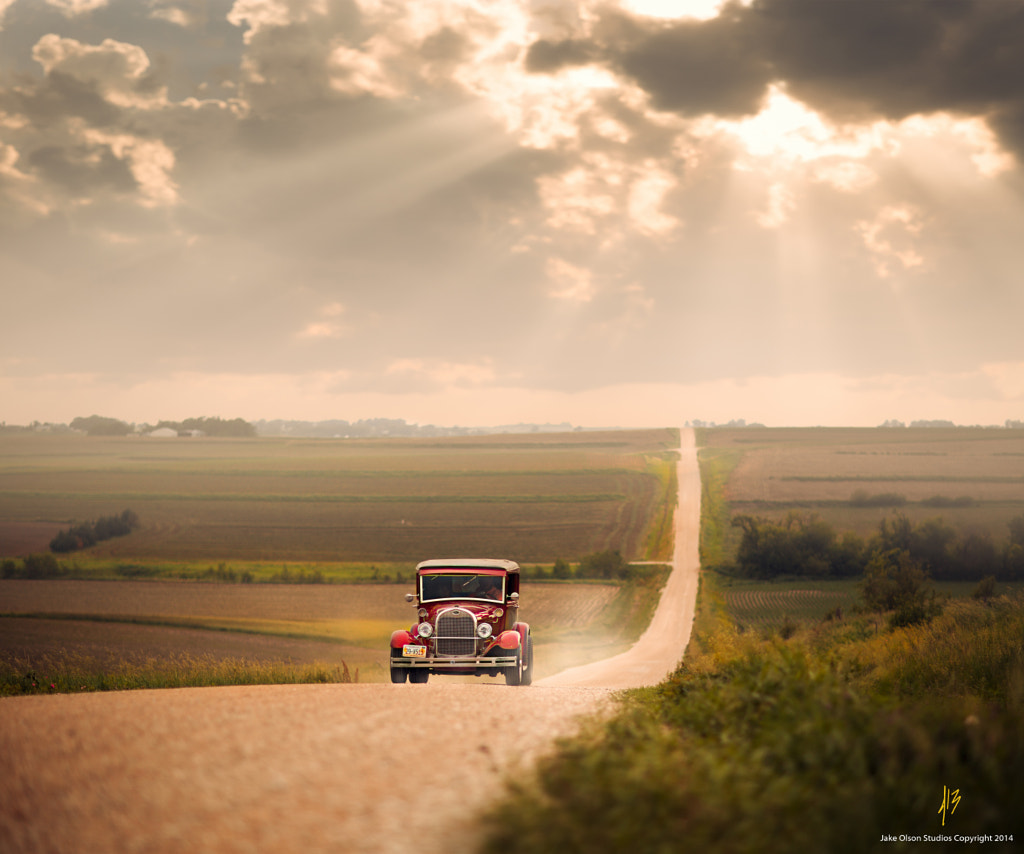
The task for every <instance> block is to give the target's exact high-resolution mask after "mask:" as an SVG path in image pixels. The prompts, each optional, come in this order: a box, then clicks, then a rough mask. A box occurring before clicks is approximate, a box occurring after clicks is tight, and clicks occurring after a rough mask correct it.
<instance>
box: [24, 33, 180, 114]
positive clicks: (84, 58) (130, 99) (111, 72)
mask: <svg viewBox="0 0 1024 854" xmlns="http://www.w3.org/2000/svg"><path fill="white" fill-rule="evenodd" d="M32 58H33V59H35V60H36V62H38V63H39V64H40V65H42V66H43V70H44V71H45V72H46V73H47V74H50V73H51V72H53V71H60V72H61V73H62V74H67V75H69V76H71V77H74V78H76V79H78V80H81V81H82V82H83V83H91V84H94V85H96V86H97V88H98V89H99V91H100V93H101V94H102V95H103V96H104V97H105V98H106V99H107V100H108V101H110V103H112V104H116V105H117V106H119V107H139V108H144V109H151V108H154V107H161V106H164V105H166V103H167V89H166V87H160V88H157V89H155V90H152V91H149V90H143V89H141V88H140V87H139V83H140V82H141V80H142V78H143V76H144V75H145V73H146V71H147V70H148V69H149V57H148V56H146V52H145V51H144V50H143V49H142V48H141V47H138V46H137V45H133V44H126V43H124V42H119V41H115V40H114V39H109V38H108V39H104V40H103V41H102V42H101V43H100V44H99V45H89V44H83V43H82V42H79V41H76V40H75V39H71V38H61V37H60V36H58V35H56V34H54V33H48V34H47V35H45V36H43V37H42V38H40V39H39V41H38V42H36V44H35V46H34V47H33V48H32Z"/></svg>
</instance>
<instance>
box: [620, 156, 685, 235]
mask: <svg viewBox="0 0 1024 854" xmlns="http://www.w3.org/2000/svg"><path fill="white" fill-rule="evenodd" d="M677 184H678V182H677V181H676V179H675V177H674V176H673V175H671V174H670V173H669V172H667V171H666V170H664V169H662V168H661V167H660V166H659V165H658V164H657V163H656V162H655V161H653V160H647V161H644V162H643V163H642V164H640V166H639V168H638V169H637V170H636V173H635V177H634V178H633V179H632V181H631V182H630V187H629V202H628V211H629V217H630V220H631V222H632V224H633V227H634V228H636V229H637V231H639V232H641V233H642V234H651V235H657V236H659V237H664V236H666V235H668V234H670V233H671V232H673V231H675V230H676V229H677V228H678V227H679V225H680V222H679V220H678V219H676V218H675V217H674V216H669V215H668V214H666V213H664V212H663V211H662V205H663V203H664V202H665V197H666V196H667V195H668V194H669V193H670V192H671V191H672V190H674V189H675V188H676V186H677Z"/></svg>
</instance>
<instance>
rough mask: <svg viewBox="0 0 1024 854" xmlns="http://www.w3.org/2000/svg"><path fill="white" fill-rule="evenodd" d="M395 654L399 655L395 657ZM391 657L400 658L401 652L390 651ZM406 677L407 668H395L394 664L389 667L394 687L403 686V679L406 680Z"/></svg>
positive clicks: (396, 650) (407, 673)
mask: <svg viewBox="0 0 1024 854" xmlns="http://www.w3.org/2000/svg"><path fill="white" fill-rule="evenodd" d="M396 652H397V653H399V654H398V655H395V653H396ZM391 657H392V658H401V657H402V656H401V650H398V649H393V650H391ZM408 675H409V668H408V667H395V665H394V664H392V665H391V681H392V682H394V683H395V684H396V685H404V684H405V679H406V677H407V676H408Z"/></svg>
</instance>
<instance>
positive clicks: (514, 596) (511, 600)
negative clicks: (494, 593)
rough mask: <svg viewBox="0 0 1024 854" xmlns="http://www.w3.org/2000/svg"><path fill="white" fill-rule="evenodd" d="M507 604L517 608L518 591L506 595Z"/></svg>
mask: <svg viewBox="0 0 1024 854" xmlns="http://www.w3.org/2000/svg"><path fill="white" fill-rule="evenodd" d="M508 604H509V605H511V606H512V607H513V608H518V607H519V594H518V593H510V594H509V597H508Z"/></svg>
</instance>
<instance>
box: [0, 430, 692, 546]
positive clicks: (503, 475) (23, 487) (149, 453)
mask: <svg viewBox="0 0 1024 854" xmlns="http://www.w3.org/2000/svg"><path fill="white" fill-rule="evenodd" d="M677 444H678V433H677V431H675V430H647V431H614V432H607V433H567V434H537V435H529V436H515V437H509V436H484V437H473V438H471V439H446V440H269V439H267V440H252V439H199V440H194V439H190V440H167V441H160V440H145V439H139V438H117V439H99V438H86V437H80V436H70V437H68V436H38V435H12V436H0V557H13V556H18V555H24V554H27V553H30V552H38V551H44V550H45V549H46V547H47V545H48V543H49V541H50V539H52V538H53V536H54V535H55V534H56V533H57V532H58V531H59V530H60V529H61V528H63V527H67V526H69V525H70V524H71V523H72V522H74V521H84V520H88V519H94V518H98V517H100V516H104V515H110V514H114V513H120V512H121V511H122V510H124V509H126V508H127V509H131V510H133V511H134V512H135V513H137V514H138V516H139V517H140V519H141V522H142V527H141V528H140V529H139V530H136V531H135V532H134V533H133V534H131V535H130V536H129V537H123V538H118V539H114V540H108V541H105V542H103V543H100V544H98V545H96V546H94V547H92V548H91V549H90V550H89V553H90V558H96V559H99V558H111V559H118V560H125V561H130V560H132V559H139V560H145V561H158V560H161V559H162V560H169V561H174V560H187V561H201V560H210V561H215V562H216V561H221V560H232V561H244V560H252V561H314V562H321V561H327V562H338V561H384V562H387V561H391V562H402V561H410V562H415V561H416V560H419V559H421V558H423V557H424V556H434V555H438V554H474V553H477V554H502V555H508V556H511V557H514V558H515V559H517V560H519V561H521V562H523V561H542V562H550V561H552V560H554V559H555V558H557V557H564V558H566V559H570V560H573V559H578V558H579V557H581V556H582V555H584V554H588V553H592V552H596V551H602V550H605V549H617V550H619V551H621V552H622V554H623V555H625V556H626V557H628V558H634V559H639V558H643V557H657V556H656V555H648V554H646V553H645V549H646V544H647V538H648V533H649V530H650V528H651V525H652V523H653V522H654V521H655V520H656V519H658V518H659V510H660V509H661V508H662V507H663V506H664V504H665V502H670V501H672V500H673V499H674V496H673V495H671V494H670V488H669V484H668V474H667V472H668V467H666V466H665V460H666V459H667V458H669V457H671V453H670V451H671V449H673V448H675V447H677Z"/></svg>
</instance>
